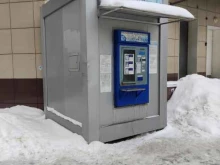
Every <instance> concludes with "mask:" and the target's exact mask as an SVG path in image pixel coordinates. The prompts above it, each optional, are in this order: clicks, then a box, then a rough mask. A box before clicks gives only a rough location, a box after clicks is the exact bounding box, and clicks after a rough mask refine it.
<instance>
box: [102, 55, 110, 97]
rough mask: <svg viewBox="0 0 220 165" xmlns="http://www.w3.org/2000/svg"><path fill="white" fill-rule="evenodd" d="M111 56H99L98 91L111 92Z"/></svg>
mask: <svg viewBox="0 0 220 165" xmlns="http://www.w3.org/2000/svg"><path fill="white" fill-rule="evenodd" d="M111 66H112V56H111V55H100V91H101V93H104V92H111V87H112V67H111Z"/></svg>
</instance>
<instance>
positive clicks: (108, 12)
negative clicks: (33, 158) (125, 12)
mask: <svg viewBox="0 0 220 165" xmlns="http://www.w3.org/2000/svg"><path fill="white" fill-rule="evenodd" d="M121 9H122V8H121V7H119V8H115V9H113V10H110V11H107V12H105V13H103V14H101V15H100V16H105V15H107V14H110V13H113V12H115V11H118V10H121Z"/></svg>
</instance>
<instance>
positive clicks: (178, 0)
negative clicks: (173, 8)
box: [170, 0, 186, 5]
mask: <svg viewBox="0 0 220 165" xmlns="http://www.w3.org/2000/svg"><path fill="white" fill-rule="evenodd" d="M184 1H186V0H177V1H175V2H170V5H176V4H178V3H181V2H184Z"/></svg>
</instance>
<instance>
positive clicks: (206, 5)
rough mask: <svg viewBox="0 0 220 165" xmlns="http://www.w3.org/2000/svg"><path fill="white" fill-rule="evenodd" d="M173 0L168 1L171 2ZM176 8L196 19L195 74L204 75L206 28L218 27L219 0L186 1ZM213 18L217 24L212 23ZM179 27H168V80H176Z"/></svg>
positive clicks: (219, 14) (219, 19) (175, 24)
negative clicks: (181, 8)
mask: <svg viewBox="0 0 220 165" xmlns="http://www.w3.org/2000/svg"><path fill="white" fill-rule="evenodd" d="M173 1H174V0H170V2H173ZM177 6H180V7H183V8H185V9H188V10H189V11H190V12H191V13H192V14H193V15H194V16H195V17H196V18H197V19H198V21H197V22H198V38H197V64H196V65H197V73H199V74H203V75H206V49H207V47H206V44H205V43H206V41H207V26H216V27H220V0H186V1H184V2H182V3H179V4H177ZM214 17H216V18H217V19H218V22H217V23H215V22H214ZM178 32H179V25H177V23H173V24H170V25H169V40H168V45H169V46H168V49H169V52H168V56H169V57H168V70H167V71H168V80H169V79H170V78H171V79H172V80H173V79H175V78H177V74H178V63H179V58H178V55H179V45H178V37H179V35H178Z"/></svg>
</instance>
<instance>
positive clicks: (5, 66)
mask: <svg viewBox="0 0 220 165" xmlns="http://www.w3.org/2000/svg"><path fill="white" fill-rule="evenodd" d="M43 3H44V1H43V0H0V79H11V78H15V79H29V78H42V71H41V70H40V69H38V68H39V66H41V65H42V60H41V59H42V58H41V48H40V38H41V37H40V6H41V5H42V4H43Z"/></svg>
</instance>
